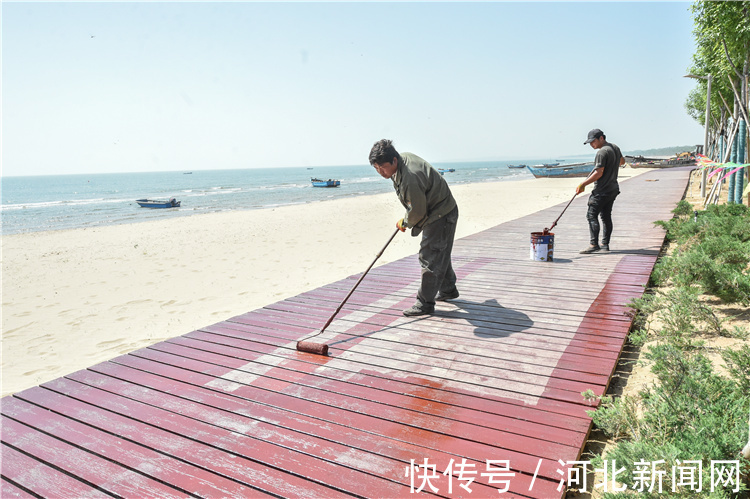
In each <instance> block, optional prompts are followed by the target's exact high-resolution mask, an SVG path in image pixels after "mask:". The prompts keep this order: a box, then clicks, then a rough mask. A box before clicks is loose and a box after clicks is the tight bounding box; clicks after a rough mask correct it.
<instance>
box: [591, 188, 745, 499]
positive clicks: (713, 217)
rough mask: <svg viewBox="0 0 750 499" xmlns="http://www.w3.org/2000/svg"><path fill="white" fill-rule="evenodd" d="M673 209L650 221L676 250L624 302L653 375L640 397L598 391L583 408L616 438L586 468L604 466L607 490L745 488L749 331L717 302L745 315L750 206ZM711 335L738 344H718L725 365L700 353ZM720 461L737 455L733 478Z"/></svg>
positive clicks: (668, 493)
mask: <svg viewBox="0 0 750 499" xmlns="http://www.w3.org/2000/svg"><path fill="white" fill-rule="evenodd" d="M673 213H674V215H675V216H674V218H672V219H671V220H669V221H659V222H656V224H658V225H660V226H663V227H664V228H665V229H666V230H667V238H668V240H669V241H670V244H671V247H672V250H673V251H672V252H671V255H669V256H665V257H663V258H661V259H660V261H659V262H658V263H657V265H656V267H655V269H654V273H653V278H652V282H653V287H652V288H651V289H650V290H649V293H647V294H646V295H644V297H643V298H640V299H638V300H634V301H633V302H632V303H631V306H632V307H633V308H634V309H636V310H637V311H638V315H637V318H636V322H635V328H634V330H633V332H632V333H631V336H630V341H631V342H632V343H634V344H635V345H636V346H638V347H644V346H645V345H646V343H648V346H646V347H645V349H644V352H643V354H644V356H645V358H646V359H648V360H649V361H650V362H651V366H652V367H651V371H652V373H653V375H654V382H653V384H652V386H648V387H647V388H645V389H644V390H642V391H641V392H640V394H639V395H638V396H628V395H625V396H622V397H620V398H612V397H603V398H602V399H601V402H602V403H601V405H600V407H599V408H598V409H597V410H595V411H590V415H591V416H592V417H593V420H594V424H595V425H596V426H597V427H598V428H599V429H601V430H602V431H604V433H605V434H607V435H608V436H610V437H611V438H612V439H613V440H614V444H613V446H612V447H611V448H609V449H608V450H607V451H606V453H605V454H604V455H602V456H597V457H596V458H594V459H593V460H592V461H591V464H592V468H595V469H596V468H599V469H602V468H604V467H605V466H606V467H607V468H608V471H609V472H610V473H609V476H607V477H606V479H607V480H609V481H610V484H609V488H608V489H607V490H608V492H607V493H604V494H603V496H604V497H618V496H623V495H628V496H632V495H633V494H637V495H638V496H639V497H676V496H690V497H748V496H749V493H748V473H749V472H750V461H748V460H747V459H745V458H743V457H742V455H741V450H742V448H743V446H744V445H745V444H746V442H748V431H749V430H748V424H749V423H748V414H749V413H750V344H749V343H748V341H747V338H748V335H749V334H750V333H748V330H747V326H746V325H742V326H736V325H735V326H733V327H732V328H731V329H730V328H728V327H727V325H726V322H727V320H728V319H727V318H720V317H719V315H718V314H717V307H719V306H721V305H722V304H723V305H725V306H726V305H728V304H730V305H731V304H734V306H733V307H732V309H733V310H735V311H739V312H744V314H745V316H746V314H747V306H748V305H749V304H750V277H749V276H748V268H749V266H750V209H748V207H746V206H743V205H738V204H733V205H723V206H710V207H709V208H708V209H707V210H706V211H702V212H694V211H693V208H692V207H691V206H690V204H689V203H687V202H686V201H681V202H680V203H679V204H678V205H677V207H676V208H675V210H673ZM730 319H731V317H730ZM735 322H737V321H735ZM649 323H651V324H652V325H655V324H658V327H655V328H650V327H648V326H649ZM717 336H721V337H728V338H736V339H737V340H738V341H736V342H735V343H736V344H738V345H740V346H739V347H736V346H735V347H733V348H725V349H723V350H722V351H721V357H722V358H723V360H724V363H725V364H726V366H725V372H724V373H723V374H719V373H717V370H716V367H715V366H714V365H712V363H711V362H710V360H709V358H708V357H707V355H706V354H707V353H708V352H709V351H710V349H709V347H708V346H707V340H708V341H710V340H711V338H715V337H717ZM743 340H744V341H743ZM584 396H589V397H590V396H591V394H587V393H584ZM719 461H737V462H739V466H737V467H736V468H738V469H739V473H738V476H739V480H737V482H739V483H735V481H729V480H728V479H725V480H718V475H717V470H716V468H717V466H716V463H717V462H719ZM613 462H614V463H616V465H613ZM638 463H641V464H640V465H639V464H638ZM655 463H656V464H655ZM615 469H616V470H620V469H622V471H621V472H620V473H619V474H618V475H617V480H616V482H617V483H618V484H620V485H621V486H622V485H625V486H627V488H626V489H625V490H623V491H621V492H612V490H613V487H612V476H611V475H612V472H613V470H615ZM661 472H663V473H661ZM712 473H713V474H712ZM657 474H658V475H659V476H657ZM727 476H729V475H727ZM659 482H660V483H661V488H662V492H661V493H659V491H658V486H659ZM717 482H718V483H717ZM649 488H650V489H651V490H649ZM699 488H700V490H698V489H699Z"/></svg>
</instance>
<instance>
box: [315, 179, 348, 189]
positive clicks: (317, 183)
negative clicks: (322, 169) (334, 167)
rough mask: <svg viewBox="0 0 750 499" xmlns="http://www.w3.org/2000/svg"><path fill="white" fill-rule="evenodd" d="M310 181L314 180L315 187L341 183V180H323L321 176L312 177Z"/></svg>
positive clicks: (332, 185)
mask: <svg viewBox="0 0 750 499" xmlns="http://www.w3.org/2000/svg"><path fill="white" fill-rule="evenodd" d="M310 182H312V185H313V187H338V186H340V185H341V181H340V180H333V179H330V178H329V179H328V180H321V179H319V178H311V179H310Z"/></svg>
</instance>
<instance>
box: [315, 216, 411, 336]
mask: <svg viewBox="0 0 750 499" xmlns="http://www.w3.org/2000/svg"><path fill="white" fill-rule="evenodd" d="M399 232H400V229H396V230H395V232H394V233H393V235H392V236H391V237H390V238H389V239H388V242H387V243H385V246H383V249H381V250H380V251H379V252H378V254H377V255H375V260H373V261H372V263H371V264H370V266H369V267H367V270H365V272H364V274H362V276H361V277H360V278H359V280H357V283H356V284H355V285H354V287H352V289H351V291H349V294H348V295H346V298H344V301H342V302H341V304H339V306H338V308H337V309H336V311H335V312H334V313H333V315H331V317H330V318H329V319H328V322H326V324H325V326H323V328H322V329H321V330H320V331H319V332H318V333H317V334H315V335H313V336H317V335H319V334H321V333H323V331H325V330H326V328H327V327H328V326H329V325H330V324H331V322H333V318H334V317H336V315H337V314H338V313H339V311H340V310H341V308H342V307H343V306H344V304H345V303H346V302H347V300H349V297H350V296H352V293H354V290H355V289H357V286H359V283H361V282H362V279H364V278H365V276H366V275H367V273H368V272H369V271H370V269H371V268H372V266H373V265H375V262H377V261H378V258H380V256H381V255H382V254H383V252H384V251H385V249H386V248H387V247H388V245H389V244H391V241H393V238H394V237H396V234H398V233H399ZM310 338H312V336H311V337H310ZM310 338H308V339H310Z"/></svg>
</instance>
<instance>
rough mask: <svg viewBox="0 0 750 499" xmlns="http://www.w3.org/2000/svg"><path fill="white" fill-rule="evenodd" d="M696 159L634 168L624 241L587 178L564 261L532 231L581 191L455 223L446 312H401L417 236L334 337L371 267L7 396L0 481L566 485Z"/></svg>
mask: <svg viewBox="0 0 750 499" xmlns="http://www.w3.org/2000/svg"><path fill="white" fill-rule="evenodd" d="M688 175H689V168H681V169H666V170H659V171H654V172H650V173H646V174H643V175H640V176H638V177H636V178H633V179H629V180H626V181H624V182H622V191H623V193H622V194H621V195H620V197H619V198H618V200H617V202H616V204H615V213H614V220H615V233H614V236H613V239H612V245H611V246H612V249H613V251H612V252H610V253H608V254H604V253H599V254H594V255H587V256H586V255H579V254H578V251H579V250H580V249H582V248H584V247H586V246H587V244H588V230H587V226H586V222H585V210H586V200H587V196H582V197H580V198H577V199H576V200H575V201H574V202H573V204H572V205H571V206H570V208H569V209H568V211H567V212H566V213H565V215H564V217H563V218H562V219H561V223H560V224H559V225H558V227H556V229H555V231H554V232H555V239H556V240H555V249H554V254H555V261H554V262H534V261H531V260H530V258H529V236H530V233H531V232H533V231H541V230H543V229H544V228H545V227H548V226H549V225H551V223H552V221H553V220H554V219H555V218H557V216H558V215H559V214H560V212H561V211H562V208H563V207H564V205H565V203H563V204H561V205H558V206H555V207H553V208H550V209H546V210H543V211H540V212H537V213H535V214H533V215H530V216H527V217H524V218H521V219H518V220H515V221H512V222H509V223H504V224H502V225H499V226H497V227H494V228H492V229H489V230H486V231H484V232H481V233H478V234H475V235H472V236H470V237H466V238H463V239H460V240H458V241H456V244H455V249H454V267H455V269H456V273H457V274H458V278H459V283H458V285H459V289H460V292H461V296H460V298H459V299H458V300H455V301H453V302H450V303H441V304H439V305H438V310H437V312H436V314H435V315H433V316H429V317H417V318H406V317H403V315H402V314H401V311H402V310H403V309H405V308H408V307H409V306H410V305H412V304H413V302H414V295H415V292H416V289H417V286H418V283H419V276H420V271H419V264H418V261H417V259H416V256H411V257H408V258H404V259H401V260H398V261H395V262H393V263H390V264H386V265H383V266H380V267H376V268H375V269H373V270H372V271H371V272H370V273H369V274H368V275H367V277H366V278H365V280H364V281H363V282H362V284H361V285H360V287H359V288H358V289H357V291H356V292H355V293H354V294H353V295H352V297H351V299H350V300H349V302H348V303H347V304H346V305H345V307H344V308H343V309H342V310H341V312H340V313H339V315H338V316H337V318H336V320H335V321H334V322H333V323H332V324H331V326H330V327H329V328H328V330H327V331H326V332H325V334H324V336H319V337H318V338H316V341H318V340H325V341H326V342H328V343H329V345H330V349H331V355H330V356H329V357H321V356H316V355H312V354H306V353H300V352H297V351H296V350H295V343H296V341H297V340H299V339H301V338H303V337H305V336H307V335H309V334H311V333H313V332H314V331H316V330H318V329H319V328H320V327H321V326H322V325H323V324H324V323H325V321H326V319H327V318H328V317H329V316H330V315H331V313H332V312H333V310H335V308H336V307H337V306H338V304H339V303H340V301H341V300H342V299H343V298H344V296H345V295H346V293H347V292H348V291H349V290H350V289H351V286H352V285H353V283H354V282H356V278H357V277H358V276H351V277H350V278H348V279H344V280H342V281H339V282H334V283H332V284H330V285H328V286H324V287H322V288H319V289H315V290H311V291H309V292H306V293H303V294H301V295H299V296H295V297H293V298H289V299H286V300H283V301H281V302H278V303H275V304H273V305H270V306H268V307H265V308H262V309H259V310H253V311H251V312H248V313H246V314H243V315H240V316H238V317H233V318H231V319H228V320H226V321H223V322H220V323H218V324H213V325H210V326H207V327H204V328H201V329H199V330H197V331H193V332H190V333H188V334H185V335H184V336H180V337H177V338H174V339H171V340H168V341H165V342H162V343H158V344H155V345H153V346H151V347H149V348H144V349H142V350H138V351H135V352H132V353H130V354H128V355H123V356H121V357H117V358H115V359H112V360H111V361H109V362H104V363H101V364H98V365H95V366H93V367H91V368H89V369H86V370H83V371H79V372H76V373H73V374H71V375H69V376H66V377H64V378H60V379H57V380H54V381H51V382H49V383H45V384H43V385H41V386H39V387H35V388H31V389H28V390H25V391H23V392H20V393H17V394H15V395H13V396H9V397H5V398H3V399H2V408H1V409H2V468H1V470H2V482H1V483H2V489H1V491H0V495H2V497H3V498H6V497H34V496H42V497H63V498H72V497H100V496H101V497H118V496H120V497H133V498H145V497H159V498H162V497H190V496H200V497H266V496H276V497H304V498H311V497H325V498H330V497H343V496H359V497H372V498H390V497H414V494H415V493H416V492H417V491H418V490H419V493H420V494H425V495H435V496H443V497H477V498H479V497H497V496H498V495H499V494H498V490H504V489H508V494H512V495H514V496H526V497H544V498H548V497H560V496H562V495H563V494H564V488H563V489H561V490H558V487H559V483H560V480H561V478H563V477H562V476H561V474H560V472H558V470H560V469H565V468H564V467H563V466H562V465H561V464H560V462H559V461H558V460H561V461H563V463H565V462H568V461H574V460H576V459H578V458H579V456H580V453H581V450H582V448H583V446H584V443H585V441H586V438H587V435H588V432H589V429H590V426H591V419H590V418H589V417H588V416H587V414H586V410H589V409H591V406H590V405H588V404H587V403H586V402H585V401H584V399H583V397H582V396H581V392H583V391H586V390H592V391H593V392H594V393H595V394H597V395H601V394H603V393H604V392H605V391H606V388H607V384H608V382H609V379H610V376H611V375H612V372H613V369H614V367H615V365H616V363H617V359H618V356H619V354H620V351H621V349H622V347H623V343H624V341H625V337H626V335H627V333H628V329H629V327H630V324H631V318H630V316H629V315H628V308H627V306H626V304H627V303H628V301H629V300H630V299H631V298H635V297H638V296H641V294H642V293H643V291H644V286H645V285H646V283H647V282H648V279H649V276H650V273H651V271H652V267H653V265H654V263H655V260H656V258H657V255H658V253H659V250H660V248H661V246H662V243H663V237H664V233H663V231H662V230H661V229H659V228H657V227H654V225H653V222H654V221H655V220H664V219H668V218H670V217H671V213H670V211H671V210H672V209H673V208H674V206H675V204H676V203H677V201H679V200H680V199H681V197H682V195H683V193H684V191H685V188H686V185H687V179H688ZM571 195H572V193H571ZM394 202H396V200H395V198H394ZM459 223H460V221H459ZM384 238H385V235H384ZM363 270H364V269H363ZM5 354H6V355H8V354H10V352H5Z"/></svg>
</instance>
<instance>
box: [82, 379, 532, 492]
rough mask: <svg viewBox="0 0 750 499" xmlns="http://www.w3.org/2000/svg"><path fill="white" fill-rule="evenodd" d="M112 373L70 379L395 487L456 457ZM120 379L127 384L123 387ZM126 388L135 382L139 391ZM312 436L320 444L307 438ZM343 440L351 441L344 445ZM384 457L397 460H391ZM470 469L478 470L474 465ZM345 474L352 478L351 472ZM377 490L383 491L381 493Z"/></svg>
mask: <svg viewBox="0 0 750 499" xmlns="http://www.w3.org/2000/svg"><path fill="white" fill-rule="evenodd" d="M117 372H118V373H120V374H122V376H121V377H120V379H115V378H108V377H105V376H102V375H100V374H97V373H94V372H90V371H86V372H84V371H81V372H79V373H75V374H74V375H75V376H76V380H77V381H79V382H85V383H87V384H90V385H91V386H93V385H96V387H97V388H99V389H103V390H106V391H108V392H110V393H115V394H127V396H128V398H131V399H133V400H137V401H139V402H143V403H145V404H148V405H152V406H155V407H161V408H163V409H166V410H169V411H172V412H179V413H180V414H181V415H184V416H187V417H191V418H193V419H196V420H199V421H204V422H207V423H209V424H212V425H215V426H218V427H224V428H227V429H230V430H235V431H237V430H239V431H241V432H243V433H244V434H246V435H256V436H259V437H260V438H263V439H265V440H267V441H269V442H276V443H279V444H281V445H285V446H290V445H295V446H299V448H300V450H301V451H303V452H305V453H308V454H311V455H315V456H316V457H318V458H320V459H324V460H328V461H330V462H336V463H338V464H340V465H342V466H347V467H350V468H351V467H354V468H355V470H356V471H361V472H365V473H371V474H378V475H379V476H380V477H381V478H385V479H391V480H394V481H404V480H405V478H404V474H403V470H404V468H405V466H406V465H408V464H409V459H410V458H411V459H414V458H415V457H419V458H423V457H425V456H429V457H430V459H431V461H437V462H439V463H448V462H449V460H450V459H451V458H455V457H456V456H451V455H447V454H445V453H444V452H442V451H439V450H438V451H437V452H435V451H434V450H431V449H428V448H424V447H422V448H419V447H417V446H408V445H405V444H404V443H402V442H399V441H398V440H392V439H387V438H386V439H384V438H383V437H378V438H376V437H375V436H374V435H372V434H369V433H368V432H363V431H356V430H355V431H353V430H352V429H351V428H348V427H347V426H343V425H329V424H325V423H324V422H322V421H321V420H319V419H317V420H316V419H313V418H306V417H304V416H300V415H297V414H293V413H288V412H284V411H280V410H274V409H270V408H269V407H268V406H266V405H263V404H257V403H254V402H253V401H249V400H244V401H243V400H241V399H237V398H236V397H233V396H232V395H231V394H220V393H216V392H212V391H209V390H206V389H205V388H202V387H195V386H193V387H191V386H187V385H185V384H184V383H180V382H170V381H169V380H166V379H164V378H159V377H157V376H153V375H149V374H148V373H143V372H138V371H132V372H130V375H131V376H128V375H127V373H123V370H122V369H120V370H119V371H117ZM122 378H126V379H127V381H125V380H123V379H122ZM130 382H138V384H139V385H140V386H135V385H133V384H130ZM157 389H158V391H157ZM303 430H304V431H303ZM312 433H314V434H315V435H319V437H320V438H315V437H312V435H311V434H312ZM347 436H351V437H356V438H350V440H348V441H347V438H346V437H347ZM342 440H344V441H345V445H344V444H341V441H342ZM362 446H364V447H372V451H367V452H365V451H364V449H362ZM399 448H401V450H399ZM407 451H411V452H407ZM389 455H393V456H394V457H396V459H395V460H394V459H391V458H390V457H389ZM399 461H400V462H399ZM475 463H476V464H482V463H478V462H476V461H475ZM342 472H343V473H345V472H347V469H342ZM349 472H350V473H351V470H349ZM478 482H480V483H484V484H487V481H486V480H484V479H481V478H480V479H479V480H478ZM407 483H408V482H407ZM523 483H526V482H524V478H523V477H520V478H519V484H520V485H522V484H523ZM329 484H331V485H333V486H339V485H340V484H337V483H336V482H335V481H330V482H329ZM367 484H368V481H367V480H363V481H362V482H361V486H363V487H366V486H367ZM479 488H480V489H482V488H483V487H479ZM382 489H383V490H385V488H384V487H382ZM492 492H493V493H494V492H495V491H494V490H493V491H492Z"/></svg>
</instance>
